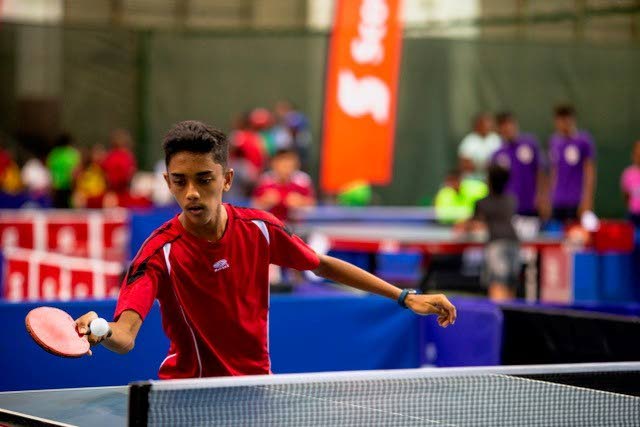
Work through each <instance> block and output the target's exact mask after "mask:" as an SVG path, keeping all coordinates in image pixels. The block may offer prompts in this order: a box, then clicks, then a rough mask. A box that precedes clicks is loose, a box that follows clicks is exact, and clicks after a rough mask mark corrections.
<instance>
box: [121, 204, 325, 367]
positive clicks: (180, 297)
mask: <svg viewBox="0 0 640 427" xmlns="http://www.w3.org/2000/svg"><path fill="white" fill-rule="evenodd" d="M224 207H225V208H226V210H227V214H228V217H229V219H228V222H227V228H226V230H225V232H224V234H223V235H222V238H221V239H220V240H218V241H217V242H209V241H206V240H204V239H201V238H198V237H196V236H194V235H192V234H190V233H189V232H187V231H186V230H185V229H184V227H183V226H182V224H181V223H180V221H179V220H178V217H177V216H176V217H175V218H173V219H172V220H170V221H168V222H167V223H165V224H164V225H163V226H162V227H160V228H158V229H157V230H156V231H154V232H153V234H152V235H151V236H150V237H149V238H148V239H147V241H146V242H145V243H144V244H143V245H142V248H140V251H139V252H138V254H137V255H136V257H135V258H134V260H133V262H132V263H131V267H130V268H129V271H128V273H127V277H126V279H125V281H124V283H123V284H122V288H121V290H120V296H119V298H118V305H117V307H116V312H115V315H114V318H115V319H116V320H117V318H118V317H119V316H120V314H122V312H123V311H125V310H134V311H136V312H137V313H138V314H140V316H141V317H142V318H143V319H144V318H145V316H146V315H147V313H148V312H149V310H150V309H151V306H152V305H153V301H154V300H155V299H156V298H157V299H158V301H159V302H160V310H161V313H162V326H163V328H164V331H165V333H166V335H167V337H168V338H169V340H170V341H171V345H170V347H169V354H168V355H167V357H166V359H165V360H164V361H163V362H162V364H161V366H160V372H159V377H160V378H161V379H168V378H190V377H209V376H225V375H250V374H268V373H269V372H270V360H269V348H268V339H267V334H268V311H269V278H268V275H269V264H270V263H271V264H277V265H281V266H285V267H291V268H295V269H298V270H313V269H315V268H317V267H318V265H319V262H320V261H319V259H318V256H317V255H316V253H315V252H314V251H313V250H312V249H311V248H309V247H308V246H307V245H306V244H305V243H304V242H303V241H302V240H301V239H300V238H299V237H297V236H295V235H292V234H290V233H289V232H288V231H287V230H286V229H285V228H284V226H283V225H282V223H281V222H280V221H279V220H277V219H276V218H274V217H273V215H271V214H268V213H266V212H262V211H258V210H254V209H243V208H238V207H235V206H231V205H228V204H225V205H224Z"/></svg>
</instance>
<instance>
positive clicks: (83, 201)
mask: <svg viewBox="0 0 640 427" xmlns="http://www.w3.org/2000/svg"><path fill="white" fill-rule="evenodd" d="M104 157H105V150H104V147H103V146H102V145H99V144H98V145H94V146H93V147H92V148H87V147H85V148H84V149H83V150H82V161H81V163H80V165H79V166H78V168H76V170H75V171H74V180H73V182H74V186H73V195H72V200H73V206H74V207H76V208H99V207H101V206H102V197H103V196H104V194H105V192H106V191H107V181H106V178H105V173H104V171H103V170H102V166H101V164H102V162H103V160H104Z"/></svg>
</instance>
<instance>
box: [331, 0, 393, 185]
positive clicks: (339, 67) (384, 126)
mask: <svg viewBox="0 0 640 427" xmlns="http://www.w3.org/2000/svg"><path fill="white" fill-rule="evenodd" d="M401 3H402V2H401V0H338V2H337V4H336V14H335V18H334V26H333V33H332V36H331V44H330V50H329V65H328V72H327V82H326V89H325V105H324V125H323V143H322V163H321V186H322V189H323V190H325V191H328V192H335V191H338V190H339V189H340V188H342V187H343V186H344V185H346V184H349V183H351V182H353V181H357V180H365V181H368V182H370V183H372V184H388V183H389V182H390V181H391V175H392V166H393V139H394V133H395V122H396V103H397V97H398V96H397V86H398V75H399V71H400V55H401V50H402V22H401V16H400V12H401V6H402V5H401Z"/></svg>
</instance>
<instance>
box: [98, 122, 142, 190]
mask: <svg viewBox="0 0 640 427" xmlns="http://www.w3.org/2000/svg"><path fill="white" fill-rule="evenodd" d="M132 141H133V140H132V138H131V134H130V133H129V132H127V131H126V130H123V129H116V130H114V131H113V132H112V133H111V137H110V140H109V144H110V145H111V149H110V150H109V151H108V152H107V154H106V156H105V158H104V161H103V162H102V169H103V170H104V174H105V178H106V181H107V188H108V189H109V191H113V192H115V193H126V192H128V191H129V186H130V185H131V179H132V178H133V175H134V174H135V173H136V170H137V165H136V159H135V157H134V155H133V153H132V152H131V145H132Z"/></svg>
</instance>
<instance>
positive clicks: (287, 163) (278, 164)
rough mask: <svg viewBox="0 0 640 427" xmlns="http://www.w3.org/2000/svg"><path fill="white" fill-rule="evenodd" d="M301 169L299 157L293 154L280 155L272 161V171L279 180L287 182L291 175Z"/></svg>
mask: <svg viewBox="0 0 640 427" xmlns="http://www.w3.org/2000/svg"><path fill="white" fill-rule="evenodd" d="M299 168H300V161H299V160H298V156H296V155H295V154H293V153H286V154H280V155H279V156H276V157H274V158H273V159H272V160H271V170H272V171H273V173H274V174H275V175H276V177H277V178H278V180H280V181H282V182H287V181H289V180H290V179H291V175H293V173H294V172H295V171H297V170H298V169H299Z"/></svg>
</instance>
